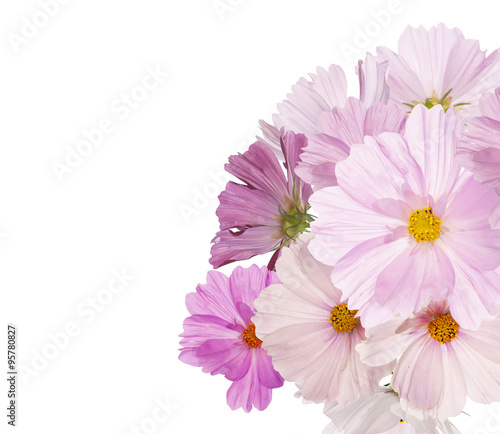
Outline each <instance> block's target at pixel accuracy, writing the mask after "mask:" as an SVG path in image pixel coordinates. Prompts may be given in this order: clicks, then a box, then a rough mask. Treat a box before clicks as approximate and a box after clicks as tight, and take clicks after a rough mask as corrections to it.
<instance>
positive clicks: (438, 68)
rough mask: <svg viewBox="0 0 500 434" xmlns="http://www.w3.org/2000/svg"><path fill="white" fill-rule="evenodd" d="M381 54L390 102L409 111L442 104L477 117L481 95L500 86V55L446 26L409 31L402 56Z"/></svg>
mask: <svg viewBox="0 0 500 434" xmlns="http://www.w3.org/2000/svg"><path fill="white" fill-rule="evenodd" d="M377 54H378V60H379V61H383V62H388V66H387V84H388V85H389V88H390V100H391V101H394V102H397V103H399V104H403V105H405V106H406V107H410V108H413V107H415V106H417V105H420V104H421V105H424V106H425V107H427V108H432V107H434V106H435V105H441V106H442V107H443V108H444V109H445V110H447V109H449V108H450V107H453V108H454V109H455V110H457V111H458V110H460V111H461V113H463V114H464V115H467V116H471V115H474V114H475V113H476V112H477V107H478V102H479V99H480V97H481V95H482V94H483V93H485V92H490V91H492V90H494V89H495V88H496V87H497V86H498V85H500V62H499V61H500V57H499V56H500V52H498V51H494V52H493V53H492V54H490V55H489V56H486V54H485V52H484V51H481V49H480V48H479V42H478V41H475V40H472V39H465V38H464V36H463V34H462V32H460V30H458V29H456V28H455V29H448V28H446V26H444V24H439V25H438V26H437V27H431V28H430V29H429V30H426V29H425V28H424V27H419V28H418V29H415V28H413V27H408V28H407V29H406V30H405V31H404V32H403V34H402V35H401V37H400V39H399V52H398V54H396V53H394V52H393V51H391V50H389V49H388V48H385V47H379V48H378V49H377Z"/></svg>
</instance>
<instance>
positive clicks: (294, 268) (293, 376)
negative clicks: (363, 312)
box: [253, 234, 391, 405]
mask: <svg viewBox="0 0 500 434" xmlns="http://www.w3.org/2000/svg"><path fill="white" fill-rule="evenodd" d="M309 240H310V234H309V235H307V234H306V235H302V236H301V237H299V239H298V241H297V242H296V243H295V244H294V245H293V246H291V247H290V248H289V249H286V250H284V251H283V253H282V256H281V257H280V258H279V259H278V262H277V264H276V268H277V274H278V278H279V280H280V281H281V282H282V284H275V285H271V286H269V287H267V288H266V289H265V290H263V291H262V292H261V293H260V295H259V297H258V298H257V300H256V301H255V308H256V310H257V314H256V316H255V317H254V318H253V322H254V323H255V325H256V327H257V336H258V337H259V338H260V339H262V340H263V344H262V346H263V348H264V349H266V350H267V352H268V354H269V355H270V356H271V357H272V358H273V365H274V366H275V368H276V369H277V370H278V371H279V372H280V374H281V375H282V376H283V377H284V378H285V379H286V380H288V381H294V382H299V383H301V396H302V397H303V398H304V399H306V400H308V401H313V402H316V403H319V402H322V401H324V400H330V401H331V400H335V401H338V402H339V403H340V404H342V405H345V404H347V403H349V402H351V401H354V400H356V399H359V397H360V396H361V395H362V394H366V395H369V394H372V393H373V390H374V388H375V387H376V386H377V385H378V382H379V380H380V379H381V378H382V377H384V376H385V375H387V374H389V373H390V372H391V365H390V364H388V365H386V366H382V367H380V368H377V369H372V368H370V367H368V366H366V365H364V364H363V363H361V360H360V358H359V354H358V353H357V352H356V351H355V346H356V344H358V343H360V342H362V341H363V340H364V339H365V329H364V328H363V325H362V324H361V323H360V321H359V318H357V317H356V311H353V310H350V309H349V307H348V304H347V303H342V302H341V301H340V298H341V293H340V291H339V290H338V289H337V288H335V286H333V284H332V282H331V280H330V274H331V267H328V266H325V265H323V264H321V263H319V262H318V261H316V260H315V259H314V258H313V257H312V256H311V254H310V253H309V251H308V250H307V244H308V242H309Z"/></svg>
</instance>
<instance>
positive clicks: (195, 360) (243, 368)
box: [179, 265, 284, 412]
mask: <svg viewBox="0 0 500 434" xmlns="http://www.w3.org/2000/svg"><path fill="white" fill-rule="evenodd" d="M273 283H279V281H278V278H277V277H276V273H274V272H271V271H268V270H267V268H265V267H262V268H259V267H258V266H257V265H252V266H251V267H250V268H246V269H244V268H241V267H237V268H236V269H235V270H234V271H233V273H232V274H231V277H229V278H228V277H227V276H225V275H224V274H222V273H220V272H218V271H209V272H208V276H207V283H206V284H205V285H198V287H197V288H196V292H194V293H191V294H188V295H187V297H186V306H187V308H188V311H189V313H190V314H191V316H190V317H188V318H186V320H185V321H184V333H182V334H181V337H182V340H181V345H182V347H183V348H181V354H180V355H179V359H180V360H181V361H183V362H184V363H187V364H189V365H192V366H197V367H201V368H202V370H203V372H207V373H210V374H212V375H216V374H223V375H224V376H225V377H226V378H227V379H228V380H230V381H232V384H231V386H230V387H229V390H228V391H227V403H228V405H229V406H230V407H231V409H233V410H236V409H237V408H243V410H244V411H245V412H249V411H250V410H251V409H252V407H255V408H256V409H257V410H264V409H266V408H267V406H268V405H269V403H270V402H271V395H272V389H275V388H277V387H281V386H282V385H283V382H284V380H283V378H282V377H281V375H280V374H279V373H278V372H276V371H275V370H274V368H273V366H272V363H271V357H269V356H268V355H267V353H266V351H265V350H263V349H262V348H261V343H262V341H261V340H260V339H258V338H257V337H256V335H255V326H254V324H253V323H252V321H251V318H252V316H253V315H254V313H255V310H254V308H253V302H254V300H255V299H256V298H257V296H258V295H259V293H260V291H261V290H262V289H264V288H265V287H267V286H268V285H271V284H273Z"/></svg>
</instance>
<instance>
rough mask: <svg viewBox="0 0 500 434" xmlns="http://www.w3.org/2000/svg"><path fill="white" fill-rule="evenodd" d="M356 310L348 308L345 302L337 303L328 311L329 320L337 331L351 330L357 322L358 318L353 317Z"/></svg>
mask: <svg viewBox="0 0 500 434" xmlns="http://www.w3.org/2000/svg"><path fill="white" fill-rule="evenodd" d="M357 313H358V311H357V310H349V309H348V308H347V303H345V304H338V305H337V306H335V307H334V308H333V310H332V311H331V313H330V322H331V323H332V324H333V328H334V329H335V330H337V331H338V332H339V333H344V332H352V331H353V330H354V329H355V328H356V327H357V326H358V324H359V318H355V315H356V314H357Z"/></svg>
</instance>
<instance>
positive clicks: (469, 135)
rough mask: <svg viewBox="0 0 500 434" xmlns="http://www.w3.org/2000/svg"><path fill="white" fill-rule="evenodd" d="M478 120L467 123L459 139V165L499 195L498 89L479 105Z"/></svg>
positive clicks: (499, 103)
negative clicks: (479, 115) (471, 172)
mask: <svg viewBox="0 0 500 434" xmlns="http://www.w3.org/2000/svg"><path fill="white" fill-rule="evenodd" d="M479 110H480V112H481V117H477V118H473V119H470V120H469V121H468V122H467V128H466V130H465V132H464V134H463V136H462V142H461V144H460V145H461V147H462V148H461V149H460V150H459V155H460V157H461V160H460V161H461V163H462V164H463V165H464V166H465V167H466V168H467V169H469V170H471V171H473V172H474V178H475V179H476V180H477V181H479V182H481V183H483V184H484V185H488V186H490V187H492V188H495V189H496V191H497V194H500V88H497V89H496V90H495V93H492V94H485V95H483V98H482V99H481V101H480V103H479Z"/></svg>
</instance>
